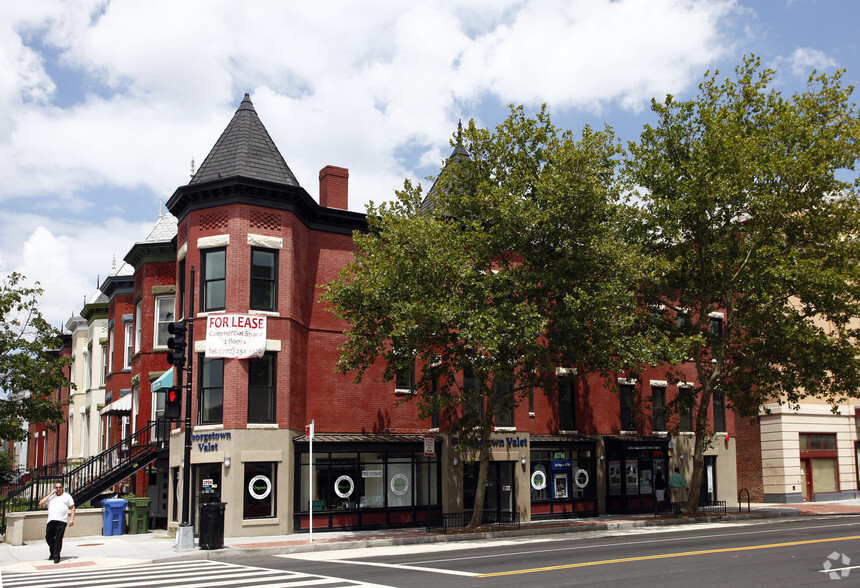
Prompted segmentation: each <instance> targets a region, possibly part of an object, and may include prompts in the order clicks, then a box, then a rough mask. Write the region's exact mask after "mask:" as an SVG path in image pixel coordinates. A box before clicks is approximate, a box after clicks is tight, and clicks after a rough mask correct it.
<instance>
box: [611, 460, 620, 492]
mask: <svg viewBox="0 0 860 588" xmlns="http://www.w3.org/2000/svg"><path fill="white" fill-rule="evenodd" d="M609 494H610V495H611V496H619V495H620V494H621V460H620V459H610V460H609Z"/></svg>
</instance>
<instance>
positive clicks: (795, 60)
mask: <svg viewBox="0 0 860 588" xmlns="http://www.w3.org/2000/svg"><path fill="white" fill-rule="evenodd" d="M777 63H778V64H779V65H780V66H782V65H783V64H784V65H786V66H787V67H788V69H790V70H791V73H792V74H794V75H795V76H798V77H806V76H808V75H809V74H810V73H812V70H813V69H816V70H818V71H821V70H824V69H828V68H833V67H836V66H837V65H838V64H837V63H836V60H835V59H832V58H830V57H828V56H827V55H826V54H825V53H824V52H822V51H818V50H817V49H811V48H809V47H798V48H797V49H795V50H794V53H792V54H791V55H790V56H788V57H783V58H779V59H777Z"/></svg>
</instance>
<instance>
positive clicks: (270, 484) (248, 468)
mask: <svg viewBox="0 0 860 588" xmlns="http://www.w3.org/2000/svg"><path fill="white" fill-rule="evenodd" d="M276 473H277V464H275V463H253V462H252V463H246V464H245V490H244V494H245V500H244V509H243V512H242V517H243V518H246V519H259V518H266V517H274V516H276V514H277V511H276V510H275V496H276V495H277V492H276V491H275V482H276V479H277V478H276Z"/></svg>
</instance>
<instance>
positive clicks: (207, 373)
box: [197, 357, 224, 425]
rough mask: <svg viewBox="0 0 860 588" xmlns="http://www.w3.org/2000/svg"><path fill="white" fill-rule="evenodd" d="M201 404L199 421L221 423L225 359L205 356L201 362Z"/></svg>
mask: <svg viewBox="0 0 860 588" xmlns="http://www.w3.org/2000/svg"><path fill="white" fill-rule="evenodd" d="M200 369H201V371H202V373H203V377H202V378H201V379H200V402H199V403H198V404H199V406H200V410H199V416H198V419H197V422H198V423H199V424H201V425H206V424H216V423H221V422H222V420H223V415H224V360H223V359H215V358H211V359H210V358H206V357H204V358H203V359H202V361H201V362H200Z"/></svg>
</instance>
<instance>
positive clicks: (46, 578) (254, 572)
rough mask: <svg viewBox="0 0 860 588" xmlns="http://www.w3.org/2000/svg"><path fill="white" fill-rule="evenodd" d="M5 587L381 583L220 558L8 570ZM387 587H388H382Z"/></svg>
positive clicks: (1, 581) (287, 587) (290, 587)
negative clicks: (73, 567) (270, 567)
mask: <svg viewBox="0 0 860 588" xmlns="http://www.w3.org/2000/svg"><path fill="white" fill-rule="evenodd" d="M0 586H2V587H3V588H36V587H38V588H72V587H75V588H80V587H82V586H86V587H87V588H90V587H92V588H137V587H142V586H159V588H162V587H163V588H169V587H171V586H175V587H177V588H179V587H181V588H216V587H230V588H240V587H247V588H257V587H261V588H262V587H265V588H294V587H299V586H330V587H332V588H334V587H335V586H367V587H369V586H377V585H374V584H366V583H362V582H358V581H354V580H347V579H344V578H334V577H329V576H322V575H318V574H306V573H301V572H291V571H286V570H277V569H268V568H259V567H251V566H243V565H238V564H233V563H226V562H217V561H188V562H163V563H157V564H145V565H134V566H126V567H120V568H102V569H98V570H92V569H91V570H79V569H77V570H74V571H64V570H57V571H49V572H32V573H12V574H10V573H6V574H3V577H2V578H0ZM378 588H385V587H378Z"/></svg>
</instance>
